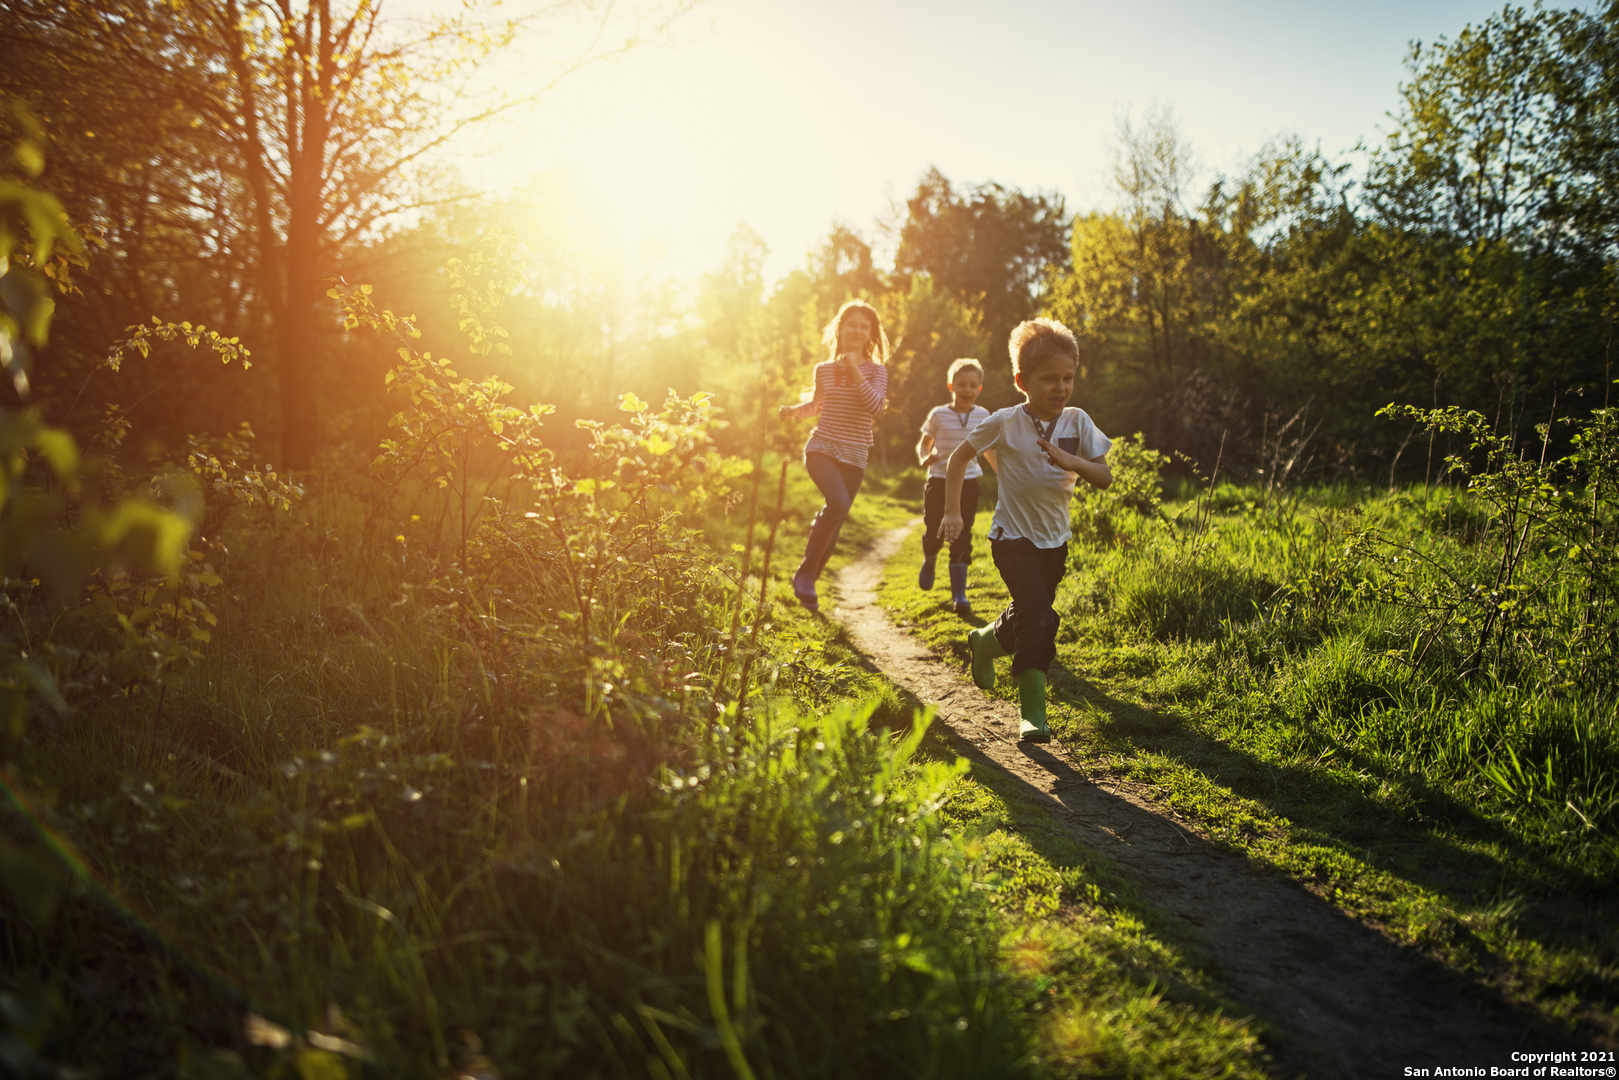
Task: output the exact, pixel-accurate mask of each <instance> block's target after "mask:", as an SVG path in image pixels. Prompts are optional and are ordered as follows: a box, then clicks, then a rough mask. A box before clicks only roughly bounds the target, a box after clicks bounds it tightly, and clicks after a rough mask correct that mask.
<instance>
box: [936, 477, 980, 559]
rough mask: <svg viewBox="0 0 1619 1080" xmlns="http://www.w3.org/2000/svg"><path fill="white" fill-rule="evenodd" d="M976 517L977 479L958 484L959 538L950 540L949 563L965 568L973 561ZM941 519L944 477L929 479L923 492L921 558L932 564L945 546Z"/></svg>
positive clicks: (942, 515) (942, 513)
mask: <svg viewBox="0 0 1619 1080" xmlns="http://www.w3.org/2000/svg"><path fill="white" fill-rule="evenodd" d="M977 516H978V480H977V478H976V477H975V478H973V479H971V480H963V481H962V482H961V535H960V536H958V537H956V538H955V539H954V540H952V541H950V561H951V562H952V563H961V564H962V565H963V566H965V565H966V564H967V563H970V562H972V561H973V518H975V517H977ZM942 517H944V477H942V476H930V477H928V486H927V487H925V488H923V489H922V529H923V533H922V559H923V561H924V562H932V561H933V560H934V558H935V557H937V556H938V554H939V549H940V548H941V547H943V546H944V541H943V540H940V539H939V519H940V518H942Z"/></svg>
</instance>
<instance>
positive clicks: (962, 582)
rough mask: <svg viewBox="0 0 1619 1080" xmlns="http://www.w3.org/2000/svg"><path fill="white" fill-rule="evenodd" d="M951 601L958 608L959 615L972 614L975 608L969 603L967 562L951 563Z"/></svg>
mask: <svg viewBox="0 0 1619 1080" xmlns="http://www.w3.org/2000/svg"><path fill="white" fill-rule="evenodd" d="M950 603H951V605H952V606H953V607H954V608H955V609H956V614H957V615H971V614H972V610H973V609H972V608H971V607H970V606H969V605H968V604H967V564H966V563H959V562H953V563H951V564H950Z"/></svg>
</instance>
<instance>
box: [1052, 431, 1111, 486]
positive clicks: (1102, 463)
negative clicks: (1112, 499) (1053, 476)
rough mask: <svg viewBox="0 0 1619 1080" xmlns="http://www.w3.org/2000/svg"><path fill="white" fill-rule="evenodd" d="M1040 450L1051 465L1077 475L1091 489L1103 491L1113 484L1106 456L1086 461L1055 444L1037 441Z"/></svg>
mask: <svg viewBox="0 0 1619 1080" xmlns="http://www.w3.org/2000/svg"><path fill="white" fill-rule="evenodd" d="M1038 441H1039V443H1040V449H1042V450H1044V451H1045V452H1046V456H1047V457H1049V458H1050V459H1051V463H1052V464H1053V465H1055V466H1057V468H1059V469H1067V470H1068V471H1069V472H1071V473H1078V474H1079V478H1080V479H1081V480H1084V481H1085V482H1086V483H1087V484H1089V485H1091V487H1094V488H1098V489H1102V490H1105V489H1106V488H1108V487H1110V486H1111V485H1112V483H1113V470H1112V469H1110V468H1108V467H1107V456H1106V455H1105V454H1104V455H1103V456H1102V457H1099V458H1093V459H1091V460H1090V461H1086V460H1085V459H1084V458H1082V457H1080V456H1079V455H1078V454H1070V453H1069V452H1068V451H1066V450H1064V449H1063V448H1062V447H1060V446H1057V445H1056V444H1055V443H1049V442H1046V440H1044V439H1040V440H1038Z"/></svg>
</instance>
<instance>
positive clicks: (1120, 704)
mask: <svg viewBox="0 0 1619 1080" xmlns="http://www.w3.org/2000/svg"><path fill="white" fill-rule="evenodd" d="M1052 685H1053V688H1054V689H1055V690H1056V691H1057V693H1058V694H1060V695H1063V696H1066V697H1068V698H1070V699H1072V700H1074V701H1076V702H1080V703H1083V704H1086V705H1088V706H1090V707H1091V708H1092V709H1094V710H1097V711H1099V712H1100V713H1101V715H1102V716H1103V717H1105V719H1100V720H1095V721H1093V723H1094V725H1095V728H1096V730H1097V732H1098V733H1099V734H1101V735H1103V736H1104V737H1112V738H1117V739H1121V740H1123V741H1125V742H1127V743H1129V744H1130V745H1131V746H1132V747H1134V748H1136V749H1138V750H1143V751H1148V752H1151V753H1156V754H1161V755H1163V756H1164V757H1165V758H1168V759H1170V760H1171V761H1174V762H1178V763H1179V764H1181V765H1184V766H1185V767H1187V768H1188V769H1191V770H1193V771H1195V772H1197V773H1199V774H1201V775H1203V776H1205V777H1207V778H1208V779H1209V780H1210V781H1212V782H1213V783H1215V784H1217V785H1219V786H1221V787H1223V788H1225V789H1227V790H1229V791H1231V792H1232V793H1233V794H1235V795H1238V796H1240V797H1242V798H1244V799H1248V800H1252V801H1253V802H1255V803H1258V804H1260V805H1261V806H1264V807H1265V808H1266V809H1268V810H1270V811H1271V812H1272V813H1274V814H1277V815H1278V816H1281V817H1284V818H1286V819H1288V820H1289V821H1291V822H1292V823H1293V825H1294V826H1296V827H1298V828H1301V829H1304V830H1306V831H1307V832H1308V833H1310V834H1311V835H1310V837H1309V839H1310V840H1311V841H1312V842H1314V843H1316V844H1319V845H1320V846H1322V847H1327V848H1333V849H1337V850H1339V851H1341V852H1343V853H1344V854H1346V855H1350V856H1353V857H1355V858H1357V859H1361V860H1363V861H1366V862H1368V863H1369V864H1370V865H1372V866H1374V867H1376V868H1377V869H1379V870H1381V871H1383V872H1385V873H1388V874H1390V875H1392V876H1395V877H1398V878H1401V879H1403V880H1405V881H1408V882H1410V883H1412V884H1414V885H1417V886H1420V887H1421V888H1423V889H1427V890H1429V891H1431V892H1434V893H1437V894H1439V895H1441V896H1443V897H1445V898H1446V899H1447V900H1448V901H1450V902H1451V903H1452V904H1455V905H1456V906H1457V907H1458V908H1459V909H1462V910H1466V909H1468V908H1476V907H1480V906H1488V905H1492V904H1499V903H1501V902H1502V901H1503V900H1513V901H1515V902H1516V903H1517V904H1518V905H1519V906H1518V908H1517V915H1516V917H1515V918H1514V920H1513V925H1514V927H1515V929H1516V930H1517V931H1518V932H1519V933H1520V934H1522V935H1523V936H1525V937H1527V938H1529V939H1531V940H1534V941H1537V942H1539V943H1541V944H1545V945H1553V946H1558V947H1563V948H1567V947H1571V946H1575V947H1579V948H1582V949H1584V950H1587V951H1589V952H1591V953H1592V954H1593V955H1598V956H1599V958H1600V955H1599V954H1600V953H1602V952H1605V951H1609V952H1611V951H1612V950H1613V948H1614V940H1613V932H1612V928H1613V926H1614V925H1615V920H1616V918H1619V909H1616V906H1615V905H1614V904H1613V902H1612V897H1613V895H1614V888H1615V885H1616V882H1615V878H1614V875H1606V876H1603V875H1598V874H1593V873H1590V872H1588V871H1584V870H1581V869H1578V868H1575V867H1571V866H1568V865H1566V864H1564V863H1561V862H1559V861H1558V860H1556V859H1555V857H1553V856H1551V855H1550V854H1549V853H1547V852H1546V851H1544V850H1542V849H1539V848H1536V847H1534V846H1532V845H1530V844H1528V843H1526V842H1524V841H1523V840H1522V839H1521V838H1519V837H1516V836H1514V835H1513V834H1512V833H1511V832H1509V831H1508V830H1507V829H1505V828H1503V827H1502V825H1501V824H1500V823H1499V822H1496V821H1493V820H1491V819H1490V818H1488V817H1486V816H1484V815H1482V814H1480V813H1479V812H1478V811H1476V810H1474V809H1473V808H1471V807H1469V806H1467V805H1466V804H1464V803H1462V802H1460V801H1458V800H1457V799H1455V798H1453V797H1452V796H1450V795H1448V794H1446V793H1445V792H1443V791H1439V790H1437V789H1435V788H1433V787H1430V786H1429V785H1427V784H1424V783H1421V782H1420V780H1414V779H1413V778H1411V777H1408V776H1403V775H1396V774H1392V773H1391V772H1390V771H1389V770H1388V769H1387V768H1385V767H1383V766H1381V765H1380V764H1379V763H1378V762H1376V761H1373V760H1370V759H1368V758H1366V757H1365V756H1363V755H1360V754H1358V753H1356V752H1354V751H1353V750H1351V749H1349V748H1347V747H1344V746H1343V745H1342V744H1340V743H1337V742H1336V741H1332V742H1331V749H1332V751H1333V752H1334V753H1336V754H1337V755H1338V757H1339V759H1340V760H1342V761H1344V762H1346V763H1347V764H1348V766H1349V767H1350V768H1351V769H1352V770H1353V771H1354V772H1356V773H1358V774H1361V775H1367V776H1371V777H1373V778H1375V779H1377V780H1379V781H1383V782H1386V783H1388V784H1389V785H1390V786H1392V787H1397V788H1400V789H1403V791H1404V793H1405V794H1406V795H1408V796H1409V797H1410V798H1411V799H1412V802H1413V805H1415V806H1416V807H1418V808H1420V811H1421V813H1422V814H1423V817H1424V819H1425V820H1423V821H1419V822H1413V821H1410V820H1407V819H1405V818H1403V817H1402V816H1400V815H1399V814H1397V813H1395V812H1393V811H1391V810H1390V809H1389V808H1388V807H1387V806H1385V805H1382V804H1381V803H1380V802H1379V801H1378V800H1376V799H1374V798H1372V797H1370V796H1368V795H1366V794H1365V793H1364V792H1363V791H1362V790H1358V789H1357V785H1355V784H1352V783H1350V782H1347V781H1345V780H1342V779H1339V778H1336V777H1334V776H1332V775H1330V774H1324V773H1323V772H1321V771H1320V770H1318V769H1315V768H1311V767H1308V766H1300V765H1283V764H1277V763H1274V762H1268V761H1263V760H1261V759H1259V758H1257V757H1254V756H1252V755H1249V754H1246V753H1244V752H1242V751H1240V750H1235V749H1232V748H1231V747H1230V746H1229V745H1227V744H1224V743H1222V742H1220V741H1218V740H1216V739H1212V738H1209V737H1208V736H1206V735H1203V734H1200V733H1199V732H1197V731H1195V730H1193V729H1192V728H1191V726H1190V725H1189V724H1188V722H1187V721H1186V719H1185V718H1184V717H1182V716H1181V715H1179V714H1177V713H1175V712H1173V711H1168V710H1157V709H1152V708H1148V707H1146V706H1142V705H1138V704H1135V703H1133V702H1127V701H1122V700H1120V699H1118V698H1115V697H1112V696H1111V695H1109V694H1108V693H1106V692H1105V691H1103V690H1102V689H1101V688H1099V687H1098V686H1096V685H1095V684H1094V683H1091V682H1089V681H1088V680H1086V679H1084V678H1082V677H1081V676H1079V675H1076V674H1075V673H1074V672H1072V671H1071V670H1069V669H1068V668H1066V667H1064V666H1063V665H1062V664H1060V663H1059V664H1056V665H1054V667H1053V679H1052ZM1317 735H1318V736H1319V737H1321V738H1326V736H1324V735H1320V733H1317ZM1445 832H1450V833H1452V834H1454V835H1451V836H1447V835H1444V833H1445ZM1469 844H1487V845H1492V846H1494V847H1495V848H1496V849H1497V850H1498V851H1500V852H1502V853H1503V854H1504V856H1505V857H1504V858H1503V857H1496V856H1494V855H1492V854H1490V853H1489V852H1486V851H1482V850H1478V849H1476V848H1472V847H1469V846H1468V845H1469ZM1378 852H1382V853H1383V857H1382V858H1378V857H1377V853H1378ZM1571 909H1572V910H1571ZM1587 989H1589V990H1593V991H1594V990H1596V989H1598V988H1597V987H1590V988H1587ZM1602 996H1603V997H1604V998H1605V999H1611V998H1612V997H1613V992H1612V989H1611V988H1609V989H1608V991H1607V993H1605V994H1603V995H1602Z"/></svg>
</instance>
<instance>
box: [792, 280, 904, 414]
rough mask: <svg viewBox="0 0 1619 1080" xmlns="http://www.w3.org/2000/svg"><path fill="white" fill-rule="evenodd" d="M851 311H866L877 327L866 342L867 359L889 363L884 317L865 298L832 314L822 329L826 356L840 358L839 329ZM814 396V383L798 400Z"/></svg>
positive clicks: (801, 393) (851, 301)
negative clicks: (829, 320) (830, 319)
mask: <svg viewBox="0 0 1619 1080" xmlns="http://www.w3.org/2000/svg"><path fill="white" fill-rule="evenodd" d="M851 311H863V312H865V313H866V317H867V318H869V319H870V320H871V325H872V326H874V327H876V328H877V332H876V333H875V334H873V335H872V336H871V340H870V341H868V342H866V359H867V360H872V361H875V362H876V363H879V364H886V363H888V354H889V345H888V335H887V334H886V333H885V332H884V331H883V318H882V316H881V315H878V314H877V309H876V308H874V307H872V306H871V305H870V304H868V303H866V302H865V301H864V300H849V301H847V302H845V303H844V305H843V306H842V307H840V308H838V313H837V314H836V315H834V316H832V321H831V322H829V323H827V324H826V328H825V329H824V330H822V331H821V344H823V345H825V346H826V358H827V359H828V360H836V359H837V358H838V331H839V330H840V329H841V328H842V327H843V318H844V316H845V315H847V314H849V312H851ZM814 398H815V384H814V383H811V384H810V385H809V386H806V387H805V388H804V389H803V390H800V391H799V393H798V402H799V404H800V405H802V404H804V403H805V402H807V401H812V400H814Z"/></svg>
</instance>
